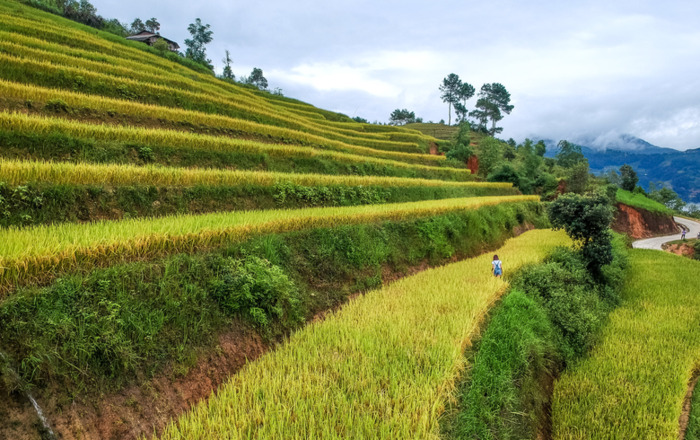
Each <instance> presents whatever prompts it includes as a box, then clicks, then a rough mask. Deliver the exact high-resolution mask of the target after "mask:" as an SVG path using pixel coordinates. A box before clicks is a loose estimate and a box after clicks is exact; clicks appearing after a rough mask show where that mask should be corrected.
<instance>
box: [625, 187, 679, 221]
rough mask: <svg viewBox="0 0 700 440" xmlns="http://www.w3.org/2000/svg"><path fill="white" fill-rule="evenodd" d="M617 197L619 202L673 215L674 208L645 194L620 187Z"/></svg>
mask: <svg viewBox="0 0 700 440" xmlns="http://www.w3.org/2000/svg"><path fill="white" fill-rule="evenodd" d="M616 198H617V201H618V203H624V204H625V205H629V206H633V207H635V208H641V209H645V210H647V211H650V212H658V213H659V214H667V215H673V210H671V209H669V208H667V207H666V206H665V205H663V204H662V203H659V202H657V201H655V200H652V199H650V198H649V197H647V196H645V195H644V194H640V193H633V192H630V191H625V190H624V189H618V190H617V195H616Z"/></svg>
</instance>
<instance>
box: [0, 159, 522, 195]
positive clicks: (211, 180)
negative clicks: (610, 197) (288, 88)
mask: <svg viewBox="0 0 700 440" xmlns="http://www.w3.org/2000/svg"><path fill="white" fill-rule="evenodd" d="M0 182H4V183H7V184H10V185H24V184H27V183H33V182H40V183H51V184H55V185H60V184H73V185H108V186H117V185H153V186H194V185H212V186H213V185H215V186H238V185H259V186H272V185H276V184H279V183H282V182H290V183H294V184H297V185H304V186H327V185H343V186H381V187H414V186H416V187H453V188H503V189H506V188H512V186H513V185H512V184H511V183H506V182H454V181H440V180H429V179H412V178H399V177H380V176H332V175H326V174H295V173H275V172H265V171H238V170H219V169H188V168H175V167H162V166H153V165H146V166H137V165H121V164H120V165H116V164H112V165H101V164H89V163H79V164H75V163H70V162H43V161H23V160H9V159H2V158H0Z"/></svg>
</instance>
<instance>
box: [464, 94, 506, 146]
mask: <svg viewBox="0 0 700 440" xmlns="http://www.w3.org/2000/svg"><path fill="white" fill-rule="evenodd" d="M512 110H513V105H511V104H510V93H508V90H506V88H505V87H504V86H503V84H501V83H490V84H484V85H483V86H481V90H480V91H479V100H478V101H477V102H476V110H474V111H473V112H471V113H470V116H474V117H476V118H477V119H478V120H480V121H482V123H481V126H480V128H481V129H482V130H484V131H488V133H489V134H490V135H491V136H493V135H495V134H496V133H500V132H501V131H503V129H502V128H500V127H496V123H497V122H498V121H500V120H501V119H503V113H505V114H507V115H508V114H510V112H511V111H512ZM488 119H490V120H491V128H490V129H486V126H485V121H486V120H488Z"/></svg>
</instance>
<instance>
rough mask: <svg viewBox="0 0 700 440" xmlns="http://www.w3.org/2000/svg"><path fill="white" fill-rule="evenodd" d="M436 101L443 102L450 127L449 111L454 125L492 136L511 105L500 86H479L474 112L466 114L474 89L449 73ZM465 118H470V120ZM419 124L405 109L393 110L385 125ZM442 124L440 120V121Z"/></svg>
mask: <svg viewBox="0 0 700 440" xmlns="http://www.w3.org/2000/svg"><path fill="white" fill-rule="evenodd" d="M439 90H440V98H441V99H442V101H443V102H445V103H447V125H452V109H454V113H455V116H456V118H455V119H456V122H457V123H459V124H461V123H465V122H467V123H469V125H470V126H471V127H472V128H473V129H474V130H476V131H479V132H482V133H486V134H488V135H490V136H494V135H496V134H498V133H500V132H502V131H503V128H502V127H498V126H497V125H496V124H497V123H498V122H499V121H501V120H502V119H503V115H508V114H510V112H511V111H513V108H514V106H513V105H512V104H510V93H509V92H508V90H507V89H506V88H505V86H503V84H501V83H488V84H484V85H482V86H481V89H480V90H479V94H478V99H477V101H476V105H475V108H474V110H471V111H469V109H468V108H467V101H468V100H469V99H471V98H472V97H473V96H474V94H475V93H476V89H475V88H474V86H472V85H471V84H469V83H468V82H463V81H462V80H461V78H460V77H459V75H457V74H456V73H450V74H449V75H447V76H446V77H445V78H444V79H443V80H442V83H441V84H440V86H439ZM469 118H473V120H470V119H469ZM414 122H423V119H422V118H417V117H416V115H415V113H414V112H412V111H409V110H408V109H396V110H394V111H393V112H392V113H391V115H390V116H389V124H391V125H405V124H410V123H414ZM440 122H441V123H444V120H442V121H440Z"/></svg>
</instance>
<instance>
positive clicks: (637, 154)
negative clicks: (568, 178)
mask: <svg viewBox="0 0 700 440" xmlns="http://www.w3.org/2000/svg"><path fill="white" fill-rule="evenodd" d="M570 141H571V142H574V143H575V144H577V145H580V146H581V151H582V152H583V155H584V156H585V157H586V159H588V162H589V164H590V167H591V172H593V173H595V174H600V173H603V172H606V171H608V170H610V169H619V168H620V166H622V165H624V164H628V165H630V166H632V168H634V170H635V171H636V172H637V175H638V176H639V185H640V186H641V187H642V188H644V189H649V183H651V182H654V183H655V184H657V183H659V182H660V183H663V184H665V185H667V186H669V187H671V188H672V189H673V190H674V191H676V192H677V193H678V195H679V196H681V198H682V199H683V200H684V201H686V202H692V203H700V148H695V149H690V150H686V151H679V150H674V149H672V148H662V147H658V146H656V145H653V144H650V143H649V142H647V141H645V140H643V139H640V138H637V137H635V136H631V135H628V134H621V135H620V134H613V135H605V136H597V137H596V136H586V137H579V138H577V139H573V140H570ZM545 144H546V145H547V154H546V155H547V156H548V157H554V155H555V154H556V153H557V150H558V149H557V145H556V144H557V143H556V142H555V141H553V140H545Z"/></svg>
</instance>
